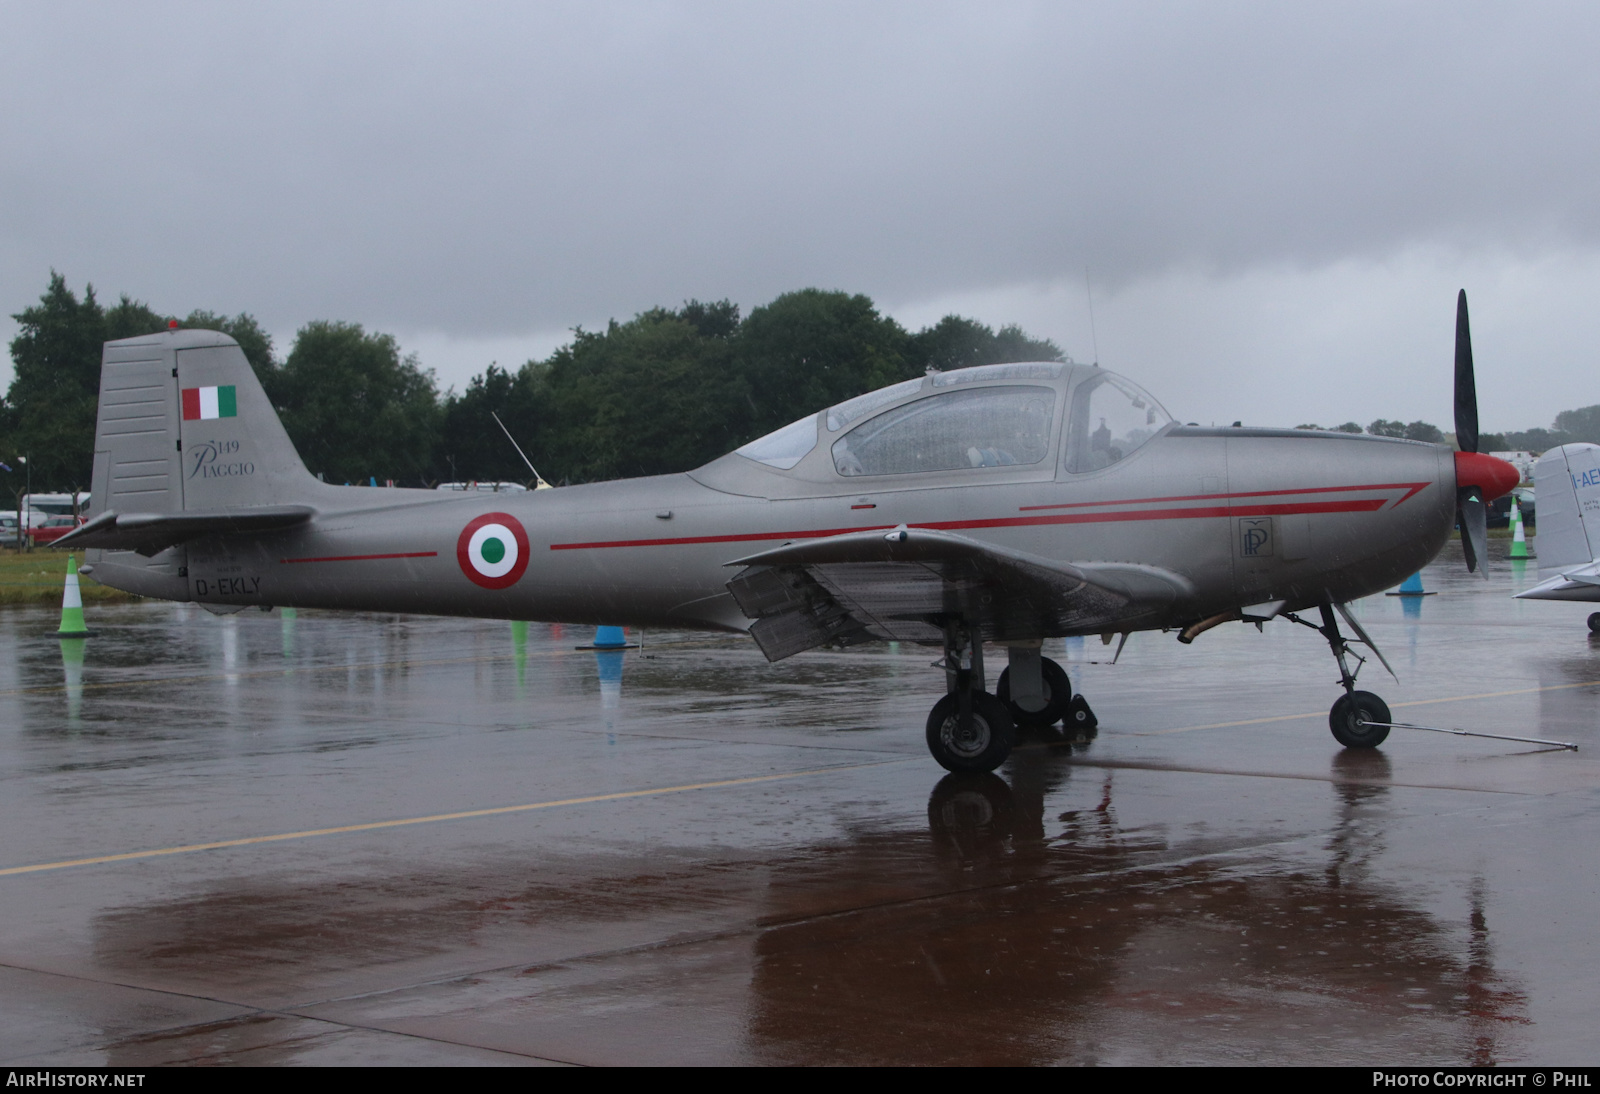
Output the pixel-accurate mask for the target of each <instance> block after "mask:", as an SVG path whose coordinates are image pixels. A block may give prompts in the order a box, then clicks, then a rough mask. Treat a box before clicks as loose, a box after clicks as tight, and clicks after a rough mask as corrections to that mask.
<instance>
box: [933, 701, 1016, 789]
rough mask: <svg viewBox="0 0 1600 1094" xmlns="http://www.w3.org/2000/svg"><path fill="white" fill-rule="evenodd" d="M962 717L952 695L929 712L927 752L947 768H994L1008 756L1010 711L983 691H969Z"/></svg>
mask: <svg viewBox="0 0 1600 1094" xmlns="http://www.w3.org/2000/svg"><path fill="white" fill-rule="evenodd" d="M969 695H970V697H971V713H969V714H967V715H965V716H963V715H962V713H961V704H960V702H959V701H958V698H957V696H956V695H955V694H950V695H946V696H945V697H944V698H943V699H940V700H939V701H938V702H937V703H935V704H933V710H931V711H929V712H928V751H929V752H931V753H933V758H934V759H935V760H938V761H939V766H940V767H943V768H944V769H945V770H946V771H993V770H994V769H995V768H997V767H999V766H1000V765H1001V764H1002V763H1004V762H1005V759H1006V757H1007V756H1009V755H1011V742H1012V734H1013V730H1012V725H1011V711H1010V710H1009V709H1007V707H1006V704H1004V703H1002V702H1001V701H1000V700H999V699H997V698H995V697H994V696H993V695H990V694H989V693H988V692H986V691H974V692H970V693H969Z"/></svg>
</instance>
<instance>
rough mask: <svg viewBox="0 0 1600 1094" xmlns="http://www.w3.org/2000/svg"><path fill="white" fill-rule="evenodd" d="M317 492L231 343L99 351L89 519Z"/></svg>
mask: <svg viewBox="0 0 1600 1094" xmlns="http://www.w3.org/2000/svg"><path fill="white" fill-rule="evenodd" d="M320 485H321V484H320V483H318V482H317V480H316V479H314V478H313V477H312V476H311V475H310V473H309V472H307V471H306V469H305V465H304V464H303V463H302V462H301V460H300V456H299V453H297V452H296V451H295V448H294V444H293V443H292V442H291V441H290V440H289V435H288V433H286V432H285V431H284V428H283V423H282V422H280V421H279V420H278V415H277V412H276V411H275V410H274V409H273V408H272V404H271V403H270V402H269V401H268V400H267V396H266V392H265V391H263V390H262V388H261V383H260V381H259V380H258V379H257V378H256V375H255V372H254V370H253V369H251V367H250V362H249V361H248V360H247V359H246V358H245V355H244V351H243V350H241V349H240V348H239V345H238V343H237V342H235V341H234V340H233V339H232V338H229V337H228V336H227V335H225V334H219V333H217V332H215V331H204V330H180V331H170V332H167V333H164V334H156V335H148V336H145V337H141V338H126V339H122V340H120V341H116V342H107V343H106V345H105V351H104V356H103V357H102V363H101V372H100V413H99V420H98V422H97V423H96V427H95V457H94V475H93V482H92V487H91V489H92V505H93V508H94V510H95V512H97V513H104V512H107V511H112V510H114V511H116V512H117V513H119V514H122V515H127V514H130V513H171V512H178V511H196V510H216V509H225V508H226V509H235V508H240V507H248V506H259V505H273V504H281V503H284V502H292V501H303V500H305V499H306V498H307V497H309V496H311V495H314V494H316V493H317V491H318V487H319V486H320Z"/></svg>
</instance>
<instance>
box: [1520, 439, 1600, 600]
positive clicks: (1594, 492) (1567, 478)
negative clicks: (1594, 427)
mask: <svg viewBox="0 0 1600 1094" xmlns="http://www.w3.org/2000/svg"><path fill="white" fill-rule="evenodd" d="M1533 485H1534V493H1535V502H1536V505H1537V508H1536V510H1535V512H1536V514H1537V519H1538V529H1539V532H1538V537H1537V539H1536V540H1535V546H1536V548H1537V549H1538V552H1539V569H1540V571H1541V576H1543V572H1544V571H1550V572H1552V573H1559V572H1560V571H1563V570H1570V569H1571V568H1573V567H1574V566H1582V565H1586V564H1588V563H1590V562H1593V561H1594V560H1595V546H1596V545H1597V544H1600V445H1595V444H1564V445H1561V446H1560V447H1559V448H1552V449H1551V450H1550V451H1548V452H1546V453H1545V454H1544V455H1543V456H1540V457H1539V462H1538V463H1536V464H1534V468H1533Z"/></svg>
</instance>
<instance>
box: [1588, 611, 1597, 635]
mask: <svg viewBox="0 0 1600 1094" xmlns="http://www.w3.org/2000/svg"><path fill="white" fill-rule="evenodd" d="M1589 633H1590V634H1600V612H1595V613H1594V614H1593V615H1591V616H1590V617H1589Z"/></svg>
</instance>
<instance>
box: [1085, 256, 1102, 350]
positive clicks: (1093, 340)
mask: <svg viewBox="0 0 1600 1094" xmlns="http://www.w3.org/2000/svg"><path fill="white" fill-rule="evenodd" d="M1083 292H1084V295H1085V296H1087V297H1088V298H1089V341H1090V344H1091V345H1093V346H1094V367H1095V368H1099V367H1100V335H1099V334H1098V333H1097V332H1096V331H1095V329H1094V287H1093V286H1091V285H1090V284H1089V267H1087V266H1085V267H1084V268H1083Z"/></svg>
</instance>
